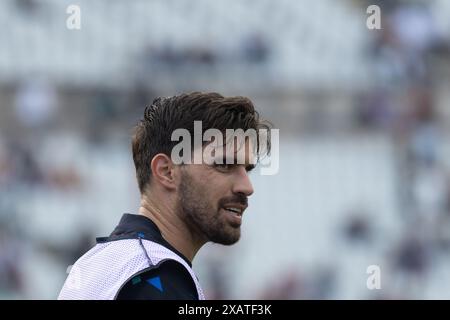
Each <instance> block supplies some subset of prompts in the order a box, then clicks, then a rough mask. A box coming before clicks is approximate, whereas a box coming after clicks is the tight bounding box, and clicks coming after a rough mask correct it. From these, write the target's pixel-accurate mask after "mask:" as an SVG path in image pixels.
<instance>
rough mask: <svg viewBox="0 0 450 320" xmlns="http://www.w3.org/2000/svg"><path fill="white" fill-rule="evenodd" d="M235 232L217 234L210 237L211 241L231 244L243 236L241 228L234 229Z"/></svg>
mask: <svg viewBox="0 0 450 320" xmlns="http://www.w3.org/2000/svg"><path fill="white" fill-rule="evenodd" d="M233 231H234V232H235V234H226V235H224V234H222V235H216V236H214V237H211V238H210V241H211V242H214V243H218V244H222V245H224V246H231V245H233V244H235V243H236V242H238V241H239V239H240V238H241V230H239V229H238V230H233Z"/></svg>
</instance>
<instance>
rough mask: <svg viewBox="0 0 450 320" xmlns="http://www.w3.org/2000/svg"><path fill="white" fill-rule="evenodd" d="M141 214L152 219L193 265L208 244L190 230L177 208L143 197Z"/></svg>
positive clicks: (168, 240)
mask: <svg viewBox="0 0 450 320" xmlns="http://www.w3.org/2000/svg"><path fill="white" fill-rule="evenodd" d="M139 214H141V215H143V216H145V217H147V218H149V219H151V220H152V221H153V222H154V223H155V224H156V226H157V227H158V229H159V231H160V232H161V235H162V237H163V238H164V239H165V240H166V241H167V242H168V243H169V244H170V245H171V246H173V247H174V248H175V249H177V250H178V251H179V252H180V253H181V254H183V255H184V256H185V257H186V258H187V259H188V260H189V261H191V263H192V260H193V259H194V257H195V255H196V254H197V252H198V250H200V248H201V247H202V246H203V245H204V244H205V243H206V241H202V240H200V239H198V237H196V235H195V234H194V233H193V232H191V230H189V228H188V226H187V225H186V224H185V223H184V222H183V221H182V220H181V219H180V218H179V216H178V215H177V214H176V212H175V208H173V207H172V208H171V207H168V206H162V205H161V204H160V203H156V202H155V201H153V200H152V198H151V197H149V196H142V198H141V205H140V207H139Z"/></svg>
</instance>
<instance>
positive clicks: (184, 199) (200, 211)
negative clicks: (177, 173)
mask: <svg viewBox="0 0 450 320" xmlns="http://www.w3.org/2000/svg"><path fill="white" fill-rule="evenodd" d="M192 180H193V179H192V178H191V177H190V176H189V175H188V174H187V173H185V172H182V179H181V183H180V188H179V214H180V216H181V218H182V219H183V221H184V222H185V223H186V225H187V226H188V227H189V228H190V229H191V231H193V232H195V233H201V236H202V237H205V238H206V239H207V240H208V241H212V242H215V243H220V244H223V245H232V244H234V243H236V242H237V241H238V240H239V238H240V236H241V231H240V228H234V227H232V226H231V225H230V224H229V223H227V221H225V217H223V216H222V213H221V212H220V211H219V209H220V207H219V208H214V207H213V206H211V205H209V204H208V203H207V201H206V200H205V199H204V196H203V195H204V194H205V191H206V190H207V187H205V186H204V185H196V184H195V183H194V182H193V181H192Z"/></svg>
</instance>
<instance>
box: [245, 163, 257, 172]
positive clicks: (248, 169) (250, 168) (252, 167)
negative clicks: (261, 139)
mask: <svg viewBox="0 0 450 320" xmlns="http://www.w3.org/2000/svg"><path fill="white" fill-rule="evenodd" d="M253 169H255V165H254V164H249V165H247V166H245V170H247V172H250V171H252V170H253Z"/></svg>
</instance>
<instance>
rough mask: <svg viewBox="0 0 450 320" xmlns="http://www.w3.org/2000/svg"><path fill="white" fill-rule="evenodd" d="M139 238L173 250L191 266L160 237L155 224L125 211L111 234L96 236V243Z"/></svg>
mask: <svg viewBox="0 0 450 320" xmlns="http://www.w3.org/2000/svg"><path fill="white" fill-rule="evenodd" d="M139 238H141V239H145V240H150V241H153V242H156V243H158V244H160V245H162V246H164V247H166V248H167V249H169V250H171V251H173V252H175V253H176V254H177V255H179V256H180V257H181V258H183V260H185V261H186V262H187V264H188V265H189V266H190V267H191V268H192V264H191V262H190V261H189V260H188V259H187V258H186V257H185V256H184V255H182V254H181V253H180V252H179V251H178V250H177V249H175V248H174V247H173V246H172V245H170V243H168V242H167V241H166V240H165V239H164V238H163V237H162V235H161V231H159V229H158V227H157V226H156V224H155V223H154V222H153V221H152V220H150V219H149V218H147V217H145V216H143V215H138V214H130V213H125V214H124V215H123V216H122V219H120V222H119V224H118V225H117V227H116V228H115V229H114V231H113V232H112V233H111V235H110V236H109V237H100V238H97V243H105V242H110V241H116V240H124V239H139Z"/></svg>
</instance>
